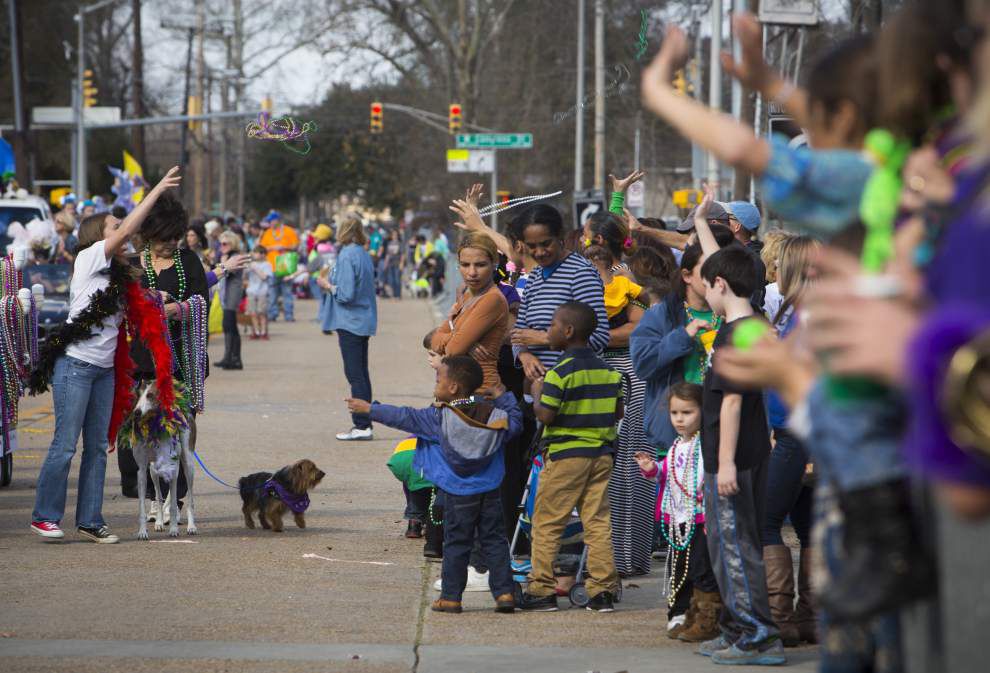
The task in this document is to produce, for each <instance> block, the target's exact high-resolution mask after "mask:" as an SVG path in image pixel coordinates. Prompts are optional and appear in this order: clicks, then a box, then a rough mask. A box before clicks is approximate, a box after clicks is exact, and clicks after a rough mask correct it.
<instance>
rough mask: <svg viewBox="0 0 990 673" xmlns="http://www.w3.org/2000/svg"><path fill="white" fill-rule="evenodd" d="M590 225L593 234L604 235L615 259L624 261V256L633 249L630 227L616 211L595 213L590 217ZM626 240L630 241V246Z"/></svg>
mask: <svg viewBox="0 0 990 673" xmlns="http://www.w3.org/2000/svg"><path fill="white" fill-rule="evenodd" d="M588 227H589V228H590V229H591V234H592V236H601V237H602V239H603V240H604V241H605V246H606V247H607V248H608V249H609V252H611V253H612V256H613V257H614V258H615V261H617V262H618V261H622V256H623V255H624V254H629V253H630V252H631V251H632V239H631V238H630V237H629V227H627V226H626V223H625V222H623V221H622V218H620V217H619V216H618V215H616V214H615V213H608V212H606V213H602V212H598V213H595V214H594V215H592V216H591V217H590V218H589V219H588ZM626 241H629V245H628V246H627V245H626Z"/></svg>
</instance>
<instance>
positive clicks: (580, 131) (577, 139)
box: [574, 0, 585, 192]
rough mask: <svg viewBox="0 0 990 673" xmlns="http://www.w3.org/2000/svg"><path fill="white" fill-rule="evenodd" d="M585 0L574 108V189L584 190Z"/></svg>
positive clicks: (580, 3)
mask: <svg viewBox="0 0 990 673" xmlns="http://www.w3.org/2000/svg"><path fill="white" fill-rule="evenodd" d="M584 9H585V8H584V0H578V9H577V12H578V19H577V101H576V103H575V106H574V109H575V110H576V114H575V116H574V119H575V121H574V191H575V192H580V191H583V190H584V107H583V105H584V14H585V11H584Z"/></svg>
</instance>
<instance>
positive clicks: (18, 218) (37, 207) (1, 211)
mask: <svg viewBox="0 0 990 673" xmlns="http://www.w3.org/2000/svg"><path fill="white" fill-rule="evenodd" d="M11 196H12V195H10V194H5V195H0V246H2V248H0V249H6V246H7V245H8V244H9V243H10V237H9V236H7V227H8V226H10V224H11V223H12V222H20V223H21V224H23V225H25V226H26V225H27V223H28V222H30V221H31V220H41V221H42V222H50V221H51V220H52V211H51V208H49V207H48V203H47V202H46V201H45V200H44V199H43V198H41V197H40V196H33V195H24V196H18V197H13V198H11Z"/></svg>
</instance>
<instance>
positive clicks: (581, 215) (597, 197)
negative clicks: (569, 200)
mask: <svg viewBox="0 0 990 673" xmlns="http://www.w3.org/2000/svg"><path fill="white" fill-rule="evenodd" d="M603 212H605V195H604V194H603V193H602V192H600V191H595V190H593V189H588V190H585V191H583V192H574V224H575V226H576V227H577V228H578V229H584V224H585V222H587V221H588V218H590V217H591V216H592V215H594V214H595V213H603Z"/></svg>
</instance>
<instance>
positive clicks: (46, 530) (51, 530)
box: [31, 521, 65, 540]
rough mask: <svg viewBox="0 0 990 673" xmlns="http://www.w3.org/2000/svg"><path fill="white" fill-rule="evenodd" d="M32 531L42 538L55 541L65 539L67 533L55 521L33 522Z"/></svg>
mask: <svg viewBox="0 0 990 673" xmlns="http://www.w3.org/2000/svg"><path fill="white" fill-rule="evenodd" d="M31 530H33V531H34V532H35V533H37V534H38V535H40V536H41V537H47V538H51V539H53V540H54V539H59V538H63V537H65V533H63V532H62V529H61V528H59V527H58V524H57V523H54V522H53V521H32V522H31Z"/></svg>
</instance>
